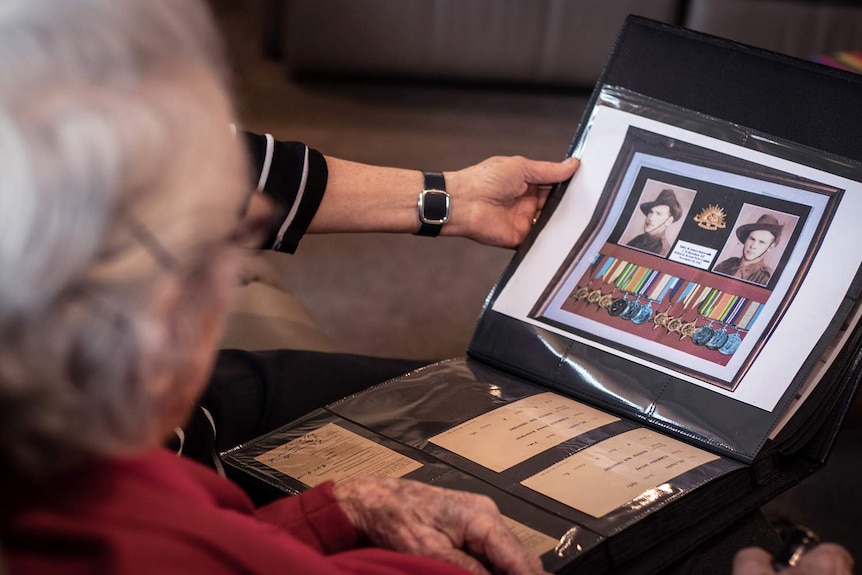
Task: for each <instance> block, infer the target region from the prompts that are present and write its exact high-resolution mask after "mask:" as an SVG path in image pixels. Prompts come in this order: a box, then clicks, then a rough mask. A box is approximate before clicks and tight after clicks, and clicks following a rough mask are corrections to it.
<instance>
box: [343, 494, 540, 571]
mask: <svg viewBox="0 0 862 575" xmlns="http://www.w3.org/2000/svg"><path fill="white" fill-rule="evenodd" d="M333 492H334V494H335V497H336V499H337V500H338V502H339V504H340V506H341V508H342V509H343V510H344V512H345V514H346V515H347V517H348V518H349V519H350V522H351V523H352V524H353V525H354V526H355V527H356V528H357V529H358V530H359V531H361V532H362V533H363V534H364V535H365V536H366V537H367V538H368V539H369V540H370V541H371V542H372V543H373V544H375V545H378V546H380V547H386V548H389V549H394V550H396V551H402V552H406V553H411V554H413V555H421V556H425V557H432V558H435V559H440V560H442V561H446V562H448V563H453V564H455V565H458V566H460V567H462V568H464V569H466V570H467V571H470V572H471V573H476V574H480V575H486V574H489V573H490V572H491V570H493V571H494V572H495V573H506V574H508V575H540V574H543V573H545V571H544V570H543V569H542V563H541V561H540V560H539V558H538V557H537V556H536V555H535V553H532V552H531V551H529V550H528V549H527V548H526V547H524V546H523V545H522V544H521V542H520V541H518V539H517V538H516V537H515V535H514V534H513V533H512V531H511V530H510V529H509V528H508V527H507V526H506V524H505V523H504V522H503V520H502V517H501V515H500V513H499V511H498V510H497V506H496V505H495V504H494V502H493V501H491V499H489V498H488V497H485V496H481V495H476V494H472V493H467V492H462V491H454V490H449V489H442V488H439V487H432V486H430V485H425V484H423V483H418V482H415V481H410V480H404V479H391V478H375V477H362V478H355V479H349V480H346V481H344V482H341V483H338V484H336V485H335V487H334V489H333ZM486 565H487V566H486Z"/></svg>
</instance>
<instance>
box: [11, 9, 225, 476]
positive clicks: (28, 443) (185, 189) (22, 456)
mask: <svg viewBox="0 0 862 575" xmlns="http://www.w3.org/2000/svg"><path fill="white" fill-rule="evenodd" d="M222 61H223V60H222V53H221V47H220V44H219V41H218V36H217V33H216V30H215V27H214V25H213V23H212V21H211V19H210V15H209V13H208V12H207V10H206V8H205V7H204V6H202V5H201V4H200V3H199V2H198V1H197V0H75V1H69V0H3V2H0V269H2V272H0V437H2V442H0V467H3V468H4V469H9V470H11V471H13V472H15V473H19V474H22V475H27V476H40V475H41V476H46V475H49V474H50V473H53V472H55V471H59V470H61V469H64V468H66V467H68V466H70V465H73V464H75V463H77V462H78V461H80V460H81V459H82V458H83V457H86V456H91V455H100V454H101V455H110V454H116V453H124V452H128V451H131V450H134V449H135V448H138V447H140V446H142V445H147V444H151V443H152V441H153V437H154V434H156V433H161V431H162V429H161V428H162V427H163V425H164V422H162V421H160V417H163V414H164V413H165V412H166V411H169V410H170V409H173V408H174V407H175V406H173V405H172V404H171V402H172V401H174V396H175V395H176V394H175V393H174V392H175V391H176V390H173V389H167V388H165V389H156V390H154V389H153V382H152V378H153V376H154V374H158V373H160V372H161V371H164V370H171V369H176V368H177V367H178V366H181V365H182V361H183V360H184V354H187V353H189V350H190V347H191V342H192V341H193V340H194V334H193V332H194V330H195V329H197V327H198V326H199V324H200V322H201V317H202V316H203V315H204V314H206V313H207V310H209V309H210V308H211V307H212V305H214V302H215V301H216V300H218V298H219V297H222V296H221V295H220V293H221V292H220V291H219V290H218V289H208V288H210V287H212V286H214V285H216V279H217V278H216V276H217V274H218V273H219V271H218V265H217V263H216V261H217V260H218V259H219V258H217V257H213V255H214V252H213V250H214V249H215V248H214V247H213V246H215V240H216V239H217V238H216V236H219V234H222V235H223V234H224V232H225V230H226V228H227V227H228V226H229V225H230V224H231V222H230V219H231V218H233V217H234V210H233V209H229V206H228V205H227V204H228V203H229V202H230V201H232V198H230V197H227V196H225V195H224V194H222V195H218V194H215V193H213V190H212V189H207V188H208V184H211V183H213V181H215V180H217V175H216V174H212V175H210V176H209V179H208V172H209V171H210V170H211V169H212V171H213V172H217V171H218V168H219V166H218V165H212V164H214V163H216V162H218V161H219V158H212V162H210V163H203V164H201V165H199V166H197V167H196V168H195V166H191V165H190V162H191V161H192V159H191V158H192V156H193V157H194V158H198V159H199V158H201V157H204V158H206V154H205V150H204V151H201V150H200V149H199V148H201V147H202V146H203V147H205V146H206V142H207V141H208V139H211V138H217V137H221V136H222V135H223V136H224V137H225V138H229V137H230V133H229V130H228V126H226V125H219V126H213V125H212V123H213V114H212V110H213V104H212V94H220V95H223V94H224V92H225V84H226V78H225V76H226V74H225V71H224V65H223V63H222ZM213 88H215V89H213ZM222 97H223V96H222ZM218 119H222V120H223V118H221V117H216V120H218ZM195 169H197V170H198V171H199V172H200V174H201V178H200V181H199V182H190V181H189V178H188V175H189V174H190V173H193V172H194V170H195ZM219 237H220V236H219ZM216 287H218V286H217V285H216ZM171 292H176V293H178V294H180V295H179V296H178V299H179V300H180V301H182V302H183V305H182V309H183V310H184V311H183V317H182V318H178V319H177V318H175V319H174V320H172V324H171V325H170V326H168V325H166V324H165V322H164V321H161V322H160V321H159V319H158V316H157V311H158V310H157V305H158V302H159V301H161V300H160V298H162V296H164V294H166V293H171Z"/></svg>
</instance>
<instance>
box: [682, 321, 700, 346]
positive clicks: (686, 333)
mask: <svg viewBox="0 0 862 575" xmlns="http://www.w3.org/2000/svg"><path fill="white" fill-rule="evenodd" d="M695 331H697V320H695V321H690V322H688V323H684V324H682V327H680V328H679V340H680V341H682V340H684V339H685V338H687V337H691V336H693V335H694V332H695Z"/></svg>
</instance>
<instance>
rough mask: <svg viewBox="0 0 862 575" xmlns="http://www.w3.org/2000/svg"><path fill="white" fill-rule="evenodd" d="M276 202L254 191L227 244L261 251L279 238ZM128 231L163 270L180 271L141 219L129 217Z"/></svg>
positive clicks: (126, 218) (225, 238) (127, 217)
mask: <svg viewBox="0 0 862 575" xmlns="http://www.w3.org/2000/svg"><path fill="white" fill-rule="evenodd" d="M277 216H278V210H277V208H276V204H275V202H273V201H272V200H271V199H270V198H269V197H267V196H266V195H264V194H262V193H260V192H258V191H257V190H252V191H251V193H249V195H248V197H247V198H246V200H245V201H244V202H243V204H242V206H241V207H240V210H239V211H238V213H237V223H236V225H235V226H234V228H233V229H232V230H231V231H230V232H228V233H227V235H226V236H224V238H223V239H222V242H223V243H224V244H227V245H230V246H235V247H239V248H243V249H259V248H261V247H262V245H263V243H264V241H265V240H266V239H267V238H270V237H272V236H274V235H275V232H276V226H277V225H278V218H277ZM123 218H124V220H125V221H126V224H127V225H126V230H127V231H128V232H129V235H131V236H132V238H133V239H134V240H135V241H136V242H138V244H140V245H141V246H142V247H143V248H144V249H145V250H147V252H148V253H149V254H150V255H151V256H152V257H153V259H154V260H155V261H156V263H158V264H159V266H161V267H162V268H164V269H166V270H171V271H177V270H179V269H180V268H181V266H180V263H179V261H177V259H176V258H175V257H174V255H173V254H172V253H171V252H170V251H168V249H167V248H165V246H164V244H163V243H162V242H161V241H159V239H158V238H157V237H156V236H155V235H154V234H153V233H152V232H151V231H150V230H149V229H148V228H147V227H146V226H145V225H144V224H143V223H141V222H140V221H139V220H138V219H137V218H135V217H134V216H133V215H132V214H129V213H126V214H124V216H123Z"/></svg>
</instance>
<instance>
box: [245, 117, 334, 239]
mask: <svg viewBox="0 0 862 575" xmlns="http://www.w3.org/2000/svg"><path fill="white" fill-rule="evenodd" d="M244 136H245V139H246V142H247V147H248V150H249V154H250V158H251V161H252V166H253V168H254V169H253V170H252V172H253V174H252V176H253V178H254V182H253V185H258V183H259V182H260V181H261V172H262V170H263V168H264V167H265V164H266V155H267V151H266V148H267V142H266V137H265V136H260V135H257V134H251V133H248V132H246V133H245V134H244ZM327 178H328V171H327V168H326V159H325V158H324V157H323V154H321V153H320V152H318V151H317V150H315V149H313V148H309V147H308V146H306V145H305V144H302V143H300V142H281V141H275V142H274V146H273V149H272V157H271V160H270V163H269V171H268V173H267V174H266V177H265V178H263V180H265V185H264V186H263V190H262V191H263V192H264V193H265V194H267V195H268V196H269V197H271V198H272V199H273V200H275V202H276V204H277V205H278V206H279V208H280V209H281V212H282V220H281V223H280V224H279V225H278V226H277V228H276V229H275V230H274V232H273V234H272V237H270V238H269V239H268V240H267V243H265V244H264V245H265V246H267V247H271V248H272V249H276V250H279V251H283V252H288V253H293V252H295V251H296V248H297V246H298V245H299V240H300V239H302V236H303V235H304V234H305V231H306V230H307V229H308V226H309V225H310V224H311V220H312V219H314V215H315V214H316V213H317V208H318V207H320V202H321V200H322V199H323V194H324V192H325V190H326V182H327Z"/></svg>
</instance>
